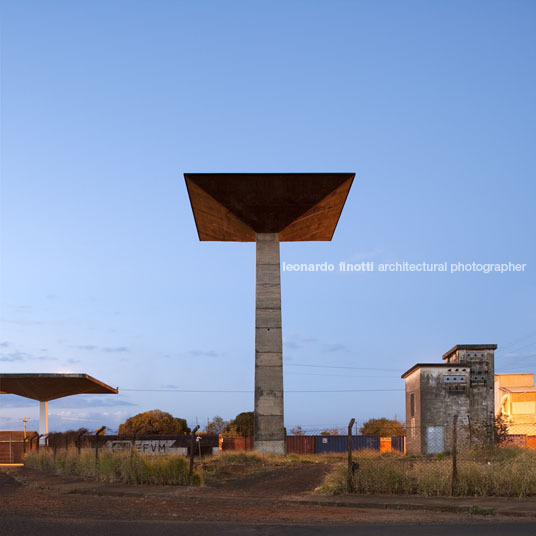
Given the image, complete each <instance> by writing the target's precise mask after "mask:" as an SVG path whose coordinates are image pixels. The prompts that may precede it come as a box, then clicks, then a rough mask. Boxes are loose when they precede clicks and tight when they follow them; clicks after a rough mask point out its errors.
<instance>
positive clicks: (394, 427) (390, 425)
mask: <svg viewBox="0 0 536 536" xmlns="http://www.w3.org/2000/svg"><path fill="white" fill-rule="evenodd" d="M361 433H362V434H363V435H372V436H380V437H390V436H397V435H404V434H405V433H406V430H405V429H404V425H403V424H402V423H401V422H400V421H397V420H396V419H387V418H385V417H382V418H380V419H369V420H368V421H367V422H365V423H364V424H363V426H362V427H361Z"/></svg>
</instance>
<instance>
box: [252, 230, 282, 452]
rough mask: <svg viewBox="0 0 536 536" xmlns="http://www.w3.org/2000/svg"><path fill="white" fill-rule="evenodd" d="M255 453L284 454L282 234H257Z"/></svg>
mask: <svg viewBox="0 0 536 536" xmlns="http://www.w3.org/2000/svg"><path fill="white" fill-rule="evenodd" d="M255 449H256V450H257V451H259V452H262V453H266V454H285V450H286V449H285V430H284V418H283V339H282V333H281V277H280V265H279V234H278V233H258V234H257V259H256V277H255Z"/></svg>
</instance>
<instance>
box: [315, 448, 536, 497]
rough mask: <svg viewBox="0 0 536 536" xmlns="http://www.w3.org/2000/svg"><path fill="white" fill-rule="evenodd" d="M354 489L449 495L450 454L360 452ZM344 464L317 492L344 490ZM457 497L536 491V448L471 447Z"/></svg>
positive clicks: (461, 469) (461, 463) (460, 471)
mask: <svg viewBox="0 0 536 536" xmlns="http://www.w3.org/2000/svg"><path fill="white" fill-rule="evenodd" d="M357 461H358V462H359V464H360V467H359V470H358V471H357V472H356V474H355V488H356V493H362V494H372V493H385V494H418V495H425V496H434V495H436V496H437V495H442V496H445V495H450V493H451V487H452V480H451V478H452V460H451V459H450V458H446V457H443V458H435V459H430V458H399V459H396V458H387V457H384V456H380V457H376V458H375V459H372V458H369V457H367V458H363V457H361V456H358V460H357ZM346 474H347V473H346V466H345V465H343V464H342V463H341V464H339V465H337V467H336V468H335V469H334V470H333V471H332V472H331V474H329V475H328V476H327V477H326V479H325V481H324V482H323V484H322V485H321V486H320V487H319V488H318V489H317V492H318V493H322V494H327V495H336V494H341V493H346ZM456 495H460V496H504V497H527V496H531V495H536V452H531V451H527V450H522V449H516V448H510V449H496V450H493V451H491V450H488V451H473V452H471V453H467V455H464V457H463V458H461V459H459V460H458V484H457V487H456Z"/></svg>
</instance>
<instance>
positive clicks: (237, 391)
mask: <svg viewBox="0 0 536 536" xmlns="http://www.w3.org/2000/svg"><path fill="white" fill-rule="evenodd" d="M404 390H405V389H325V390H324V389H320V390H319V389H311V390H285V394H286V393H372V392H386V391H404ZM119 391H120V392H122V391H129V392H138V393H249V394H251V393H254V392H255V391H253V390H249V391H242V390H240V391H239V390H223V389H214V390H212V389H126V388H122V387H120V388H119Z"/></svg>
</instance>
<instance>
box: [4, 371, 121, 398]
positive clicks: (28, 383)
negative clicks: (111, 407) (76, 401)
mask: <svg viewBox="0 0 536 536" xmlns="http://www.w3.org/2000/svg"><path fill="white" fill-rule="evenodd" d="M0 393H9V394H13V395H19V396H24V397H26V398H33V399H34V400H39V401H40V402H45V401H48V400H55V399H57V398H63V397H64V396H71V395H83V394H117V393H118V390H117V389H115V388H114V387H110V386H109V385H106V384H105V383H102V382H100V381H99V380H96V379H95V378H92V377H91V376H89V375H88V374H0Z"/></svg>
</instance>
